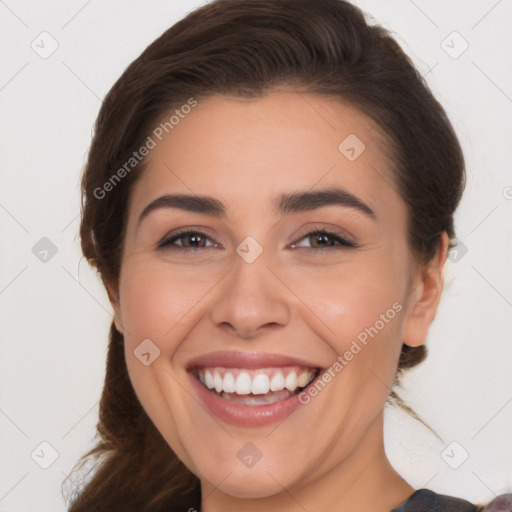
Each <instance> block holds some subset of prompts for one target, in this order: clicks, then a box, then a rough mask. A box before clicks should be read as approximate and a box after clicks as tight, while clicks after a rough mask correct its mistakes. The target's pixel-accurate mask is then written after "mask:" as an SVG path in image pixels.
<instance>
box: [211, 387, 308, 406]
mask: <svg viewBox="0 0 512 512" xmlns="http://www.w3.org/2000/svg"><path fill="white" fill-rule="evenodd" d="M298 391H299V389H297V390H296V391H294V392H293V393H292V392H291V391H288V390H287V389H283V390H282V391H270V392H269V393H267V394H266V395H253V394H249V395H238V394H237V393H226V392H225V391H222V393H217V394H218V395H219V396H220V397H221V398H223V399H224V400H228V401H230V402H236V403H237V404H242V405H266V404H275V403H276V402H280V401H282V400H286V399H287V398H290V397H291V396H292V395H295V394H296V393H297V392H298Z"/></svg>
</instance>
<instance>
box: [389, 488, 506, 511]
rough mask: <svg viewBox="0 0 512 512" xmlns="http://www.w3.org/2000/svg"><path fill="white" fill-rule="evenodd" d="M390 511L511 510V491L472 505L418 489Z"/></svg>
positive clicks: (428, 490) (453, 497)
mask: <svg viewBox="0 0 512 512" xmlns="http://www.w3.org/2000/svg"><path fill="white" fill-rule="evenodd" d="M390 512H512V493H507V494H501V495H500V496H497V497H496V498H495V499H494V500H492V501H491V502H490V503H488V504H487V505H473V504H472V503H470V502H469V501H467V500H464V499H462V498H456V497H455V496H447V495H445V494H437V493H435V492H434V491H431V490H430V489H418V490H417V491H415V492H414V494H412V495H411V496H410V497H409V498H408V499H407V500H406V501H405V502H403V503H402V504H401V505H400V506H398V507H397V508H394V509H393V510H391V511H390Z"/></svg>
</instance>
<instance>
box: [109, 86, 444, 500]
mask: <svg viewBox="0 0 512 512" xmlns="http://www.w3.org/2000/svg"><path fill="white" fill-rule="evenodd" d="M187 110H188V109H187ZM161 131H162V130H160V131H159V132H158V133H160V132H161ZM168 132H169V133H168V134H166V133H165V131H164V133H163V135H165V137H162V136H161V134H160V136H161V138H162V140H159V138H158V137H156V136H155V135H154V134H153V135H152V138H153V139H154V142H155V143H156V147H154V148H152V149H150V153H149V155H148V160H147V164H148V165H147V168H146V169H145V171H144V173H143V175H142V176H141V177H140V180H139V181H138V182H137V183H136V185H135V188H134V189H133V192H132V195H131V198H130V205H129V217H128V224H127V232H126V238H125V246H124V253H123V259H122V266H121V275H120V284H119V290H118V291H119V295H117V294H116V293H114V294H111V300H112V302H113V304H114V308H115V311H116V324H117V326H118V328H119V329H120V330H123V331H124V336H125V354H126V362H127V366H128V370H129V373H130V378H131V380H132V382H133V386H134V388H135V391H136V393H137V395H138V397H139V399H140V401H141V403H142V405H143V407H144V409H145V410H146V412H147V413H148V415H149V416H150V418H151V420H152V421H153V422H154V424H155V425H156V427H157V428H158V430H159V431H160V432H161V434H162V435H163V437H164V438H165V439H166V441H167V442H168V444H169V445H170V446H171V447H172V449H173V450H174V451H175V452H176V454H177V455H178V457H179V458H180V459H181V460H182V461H183V462H184V463H185V464H186V465H187V466H188V467H189V468H190V469H191V470H192V471H193V472H194V473H195V474H196V475H198V476H199V477H200V478H201V480H202V481H203V483H206V482H209V483H210V484H211V485H215V486H218V488H219V489H220V490H222V491H224V492H226V493H228V494H230V495H233V496H239V497H261V496H268V495H272V494H274V493H277V492H281V490H282V488H283V487H284V488H287V489H290V488H292V487H293V486H295V485H305V484H307V483H308V482H312V481H313V480H314V479H316V478H318V477H319V476H321V475H326V474H327V473H328V472H329V471H332V470H333V469H334V468H338V467H340V465H343V464H344V463H345V462H346V461H348V460H349V456H350V457H351V459H353V460H359V461H363V460H365V458H366V459H368V460H371V458H372V457H374V456H375V450H376V447H380V446H381V443H382V411H383V406H384V404H385V401H386V398H387V396H388V394H389V390H390V387H391V384H392V382H393V379H394V375H395V370H396V366H397V361H398V357H399V353H400V349H401V346H402V340H405V341H406V342H409V343H410V344H419V343H421V342H422V341H423V339H424V336H425V335H426V329H428V324H429V323H430V321H431V320H432V318H433V312H434V310H435V305H436V304H437V301H436V300H434V299H432V292H428V290H429V286H430V285H429V284H428V283H427V281H426V279H425V278H424V277H422V275H423V274H421V273H420V271H419V270H418V269H417V268H416V266H415V264H414V260H413V258H412V257H411V254H410V251H409V249H408V245H407V239H406V224H407V214H406V207H405V203H404V201H403V200H402V199H401V198H400V196H399V195H398V193H397V191H396V187H395V185H394V180H393V175H392V169H391V163H390V160H389V159H388V158H387V156H386V140H385V138H384V137H382V135H381V134H380V132H379V130H378V128H377V127H376V126H374V124H373V123H372V122H371V121H370V119H369V118H367V117H366V116H364V115H363V114H362V113H361V112H359V111H358V110H357V109H355V108H353V107H350V106H347V105H344V104H342V103H340V102H338V101H336V100H334V99H330V98H327V97H323V96H317V95H313V94H299V93H296V92H289V91H280V92H277V91H276V92H272V93H270V94H268V95H267V96H265V97H262V98H257V99H234V98H228V97H223V96H222V97H221V96H214V97H210V98H208V99H206V100H199V101H198V104H197V106H195V107H194V108H193V109H191V112H190V113H189V114H187V115H183V116H182V118H180V120H179V123H178V124H175V125H174V127H173V128H172V129H168ZM151 145H152V144H151ZM363 145H364V146H363ZM133 172H137V171H133ZM321 191H331V193H330V194H329V193H324V194H323V195H322V194H321ZM177 195H179V196H182V198H181V200H179V201H178V200H176V199H172V198H167V200H163V199H160V201H159V202H158V203H155V204H153V206H152V207H150V208H149V209H147V210H146V213H145V214H142V212H143V211H144V210H145V208H146V207H147V206H148V205H150V204H152V203H153V202H154V201H155V200H157V199H158V198H161V197H162V196H177ZM184 196H187V197H188V198H189V199H185V198H184ZM206 198H208V200H207V199H206ZM141 214H142V215H141ZM315 229H316V230H319V231H320V232H321V233H320V234H316V235H315V234H308V233H311V231H313V230H315ZM178 231H180V232H181V231H192V232H193V233H192V234H190V233H189V234H181V236H178V234H177V232H178ZM164 242H166V243H165V244H164ZM428 293H430V296H429V297H430V298H429V297H426V295H428ZM434 295H435V294H434ZM425 297H426V298H425ZM434 298H435V297H434ZM427 299H428V300H427ZM431 303H432V305H431V307H430V309H428V307H429V305H430V304H431ZM418 305H420V306H421V307H420V310H421V311H419V312H418V307H419V306H418ZM422 308H423V309H422ZM294 375H295V377H296V378H295V377H294ZM313 377H316V378H315V380H314V381H313V382H312V383H311V384H309V386H308V387H307V388H306V389H304V390H302V391H301V389H302V388H301V386H302V387H303V386H304V385H306V384H307V383H308V382H309V379H310V378H313ZM329 377H330V378H329ZM200 379H201V380H203V381H204V384H203V383H201V382H200ZM207 386H210V387H212V386H213V387H214V389H212V390H209V389H207ZM296 386H299V387H298V388H296ZM215 388H217V390H218V391H216V389H215ZM283 388H284V389H283ZM272 389H273V391H272ZM234 391H238V393H237V392H234ZM300 391H301V392H300ZM299 392H300V394H298V393H299ZM264 402H266V405H261V404H263V403H264ZM258 404H259V405H258Z"/></svg>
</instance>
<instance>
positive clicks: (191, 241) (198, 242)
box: [158, 231, 215, 252]
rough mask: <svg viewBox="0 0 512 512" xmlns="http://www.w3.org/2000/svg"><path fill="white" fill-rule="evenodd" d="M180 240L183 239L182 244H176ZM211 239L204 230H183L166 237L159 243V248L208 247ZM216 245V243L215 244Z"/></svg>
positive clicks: (192, 248)
mask: <svg viewBox="0 0 512 512" xmlns="http://www.w3.org/2000/svg"><path fill="white" fill-rule="evenodd" d="M178 240H181V241H182V243H181V244H176V243H175V242H177V241H178ZM207 240H210V238H209V237H208V235H207V234H206V233H203V232H202V231H181V232H179V233H174V234H172V235H171V236H170V237H167V238H165V239H164V240H163V241H162V242H160V243H159V244H158V247H159V248H163V249H178V250H179V249H181V248H183V249H191V250H192V251H193V250H194V249H204V248H207V246H206V245H205V244H206V241H207ZM213 245H215V244H213ZM186 252H187V251H186Z"/></svg>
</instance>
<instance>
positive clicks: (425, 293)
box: [403, 232, 449, 347]
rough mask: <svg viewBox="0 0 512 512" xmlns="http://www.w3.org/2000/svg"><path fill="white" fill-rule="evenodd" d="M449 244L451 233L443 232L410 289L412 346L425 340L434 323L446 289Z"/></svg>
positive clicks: (408, 340)
mask: <svg viewBox="0 0 512 512" xmlns="http://www.w3.org/2000/svg"><path fill="white" fill-rule="evenodd" d="M448 245H449V238H448V235H447V233H446V232H443V233H442V235H441V243H440V244H439V249H438V252H437V254H436V255H435V256H434V257H433V258H432V260H431V261H430V262H429V263H428V264H426V265H423V266H422V267H420V268H419V269H418V272H417V276H416V278H415V280H414V282H413V285H412V289H411V290H410V292H409V296H408V301H407V302H408V309H407V313H406V319H405V322H404V331H403V342H404V343H405V344H406V345H409V346H410V347H418V346H420V345H422V344H423V343H425V341H426V339H427V335H428V331H429V328H430V325H431V324H432V322H433V321H434V318H435V315H436V311H437V307H438V305H439V301H440V300H441V294H442V291H443V267H444V264H445V262H446V257H447V255H448Z"/></svg>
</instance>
